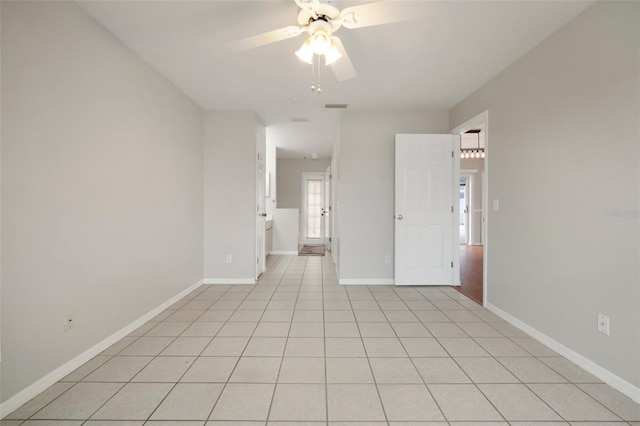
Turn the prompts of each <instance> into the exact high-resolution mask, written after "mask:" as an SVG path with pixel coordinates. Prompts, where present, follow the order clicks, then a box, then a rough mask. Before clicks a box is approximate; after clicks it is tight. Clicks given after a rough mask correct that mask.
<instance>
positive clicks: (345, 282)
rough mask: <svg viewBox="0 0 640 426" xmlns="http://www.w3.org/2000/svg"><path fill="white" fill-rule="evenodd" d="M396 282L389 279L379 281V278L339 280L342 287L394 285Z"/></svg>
mask: <svg viewBox="0 0 640 426" xmlns="http://www.w3.org/2000/svg"><path fill="white" fill-rule="evenodd" d="M395 283H396V282H395V280H394V279H393V278H387V279H379V278H372V279H351V278H347V279H341V280H338V284H340V285H394V284H395Z"/></svg>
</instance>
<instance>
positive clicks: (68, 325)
mask: <svg viewBox="0 0 640 426" xmlns="http://www.w3.org/2000/svg"><path fill="white" fill-rule="evenodd" d="M75 325H76V319H75V316H74V315H73V314H66V315H65V316H64V331H69V330H71V329H72V328H73V327H75Z"/></svg>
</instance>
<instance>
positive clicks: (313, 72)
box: [311, 55, 322, 94]
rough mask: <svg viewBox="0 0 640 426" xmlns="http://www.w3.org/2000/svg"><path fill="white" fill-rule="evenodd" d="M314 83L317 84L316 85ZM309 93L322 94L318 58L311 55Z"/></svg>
mask: <svg viewBox="0 0 640 426" xmlns="http://www.w3.org/2000/svg"><path fill="white" fill-rule="evenodd" d="M316 65H317V66H316ZM316 68H317V71H316ZM316 77H317V79H316ZM316 81H317V82H318V84H316ZM311 91H312V92H316V93H317V94H320V93H322V88H321V87H320V57H319V56H316V55H313V59H312V60H311Z"/></svg>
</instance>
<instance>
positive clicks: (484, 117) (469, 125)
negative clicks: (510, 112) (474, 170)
mask: <svg viewBox="0 0 640 426" xmlns="http://www.w3.org/2000/svg"><path fill="white" fill-rule="evenodd" d="M479 125H484V127H483V131H484V135H485V136H484V153H485V158H484V172H483V173H482V208H483V209H485V211H484V213H483V214H482V218H483V219H484V222H483V223H481V226H482V230H481V234H482V246H483V249H482V295H483V297H482V298H483V302H484V303H483V304H484V306H486V305H487V303H488V302H487V300H489V285H488V280H487V275H488V272H487V271H488V268H487V265H488V259H489V235H488V232H487V230H488V229H489V214H488V212H489V210H488V209H487V201H488V200H489V196H488V194H489V110H485V111H483V112H481V113H480V114H478V115H476V116H475V117H473V118H471V119H469V120H467V121H465V122H464V123H462V124H461V125H459V126H457V127H455V128H454V129H453V130H452V131H451V133H452V134H457V135H459V134H461V133H464V132H466V131H467V130H471V129H473V128H475V127H478V126H479Z"/></svg>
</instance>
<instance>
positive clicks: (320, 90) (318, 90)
mask: <svg viewBox="0 0 640 426" xmlns="http://www.w3.org/2000/svg"><path fill="white" fill-rule="evenodd" d="M317 63H318V88H317V90H316V93H317V94H318V95H319V94H320V93H322V88H321V87H320V57H319V56H318V61H317Z"/></svg>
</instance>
